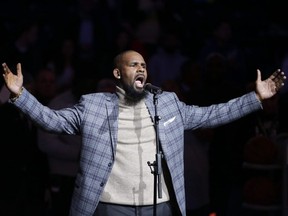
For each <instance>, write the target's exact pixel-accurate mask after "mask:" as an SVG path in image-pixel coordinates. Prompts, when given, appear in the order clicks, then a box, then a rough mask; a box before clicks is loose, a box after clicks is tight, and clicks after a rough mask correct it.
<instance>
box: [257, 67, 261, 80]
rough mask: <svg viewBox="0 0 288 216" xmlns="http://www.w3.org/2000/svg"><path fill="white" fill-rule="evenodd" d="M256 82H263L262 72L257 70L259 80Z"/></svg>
mask: <svg viewBox="0 0 288 216" xmlns="http://www.w3.org/2000/svg"><path fill="white" fill-rule="evenodd" d="M256 82H261V71H260V70H259V69H257V80H256Z"/></svg>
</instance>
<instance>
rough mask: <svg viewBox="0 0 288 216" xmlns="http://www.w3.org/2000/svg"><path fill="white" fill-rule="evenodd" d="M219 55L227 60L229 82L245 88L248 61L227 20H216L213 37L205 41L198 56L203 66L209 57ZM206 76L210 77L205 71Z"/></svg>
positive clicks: (227, 78) (226, 75) (226, 74)
mask: <svg viewBox="0 0 288 216" xmlns="http://www.w3.org/2000/svg"><path fill="white" fill-rule="evenodd" d="M212 53H219V54H220V55H222V56H223V58H225V61H226V67H227V68H226V73H225V77H226V78H225V79H226V80H227V82H230V83H233V85H235V87H238V88H244V87H245V86H246V82H247V68H246V60H245V57H244V54H243V51H242V49H241V47H240V45H239V43H238V41H237V40H236V39H235V37H234V35H233V29H232V24H231V22H229V21H228V20H226V19H220V20H216V22H215V23H214V25H213V26H212V30H211V35H210V36H208V39H207V40H206V41H205V43H204V45H203V46H202V48H200V53H199V55H198V57H199V61H200V63H201V65H202V66H204V65H205V64H206V63H205V62H206V60H207V58H208V56H210V55H211V54H212ZM203 72H204V73H205V76H210V74H207V72H205V71H203Z"/></svg>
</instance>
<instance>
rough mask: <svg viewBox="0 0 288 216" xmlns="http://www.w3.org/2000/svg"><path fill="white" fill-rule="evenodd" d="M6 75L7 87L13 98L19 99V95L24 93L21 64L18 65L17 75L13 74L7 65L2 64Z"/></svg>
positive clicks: (4, 75)
mask: <svg viewBox="0 0 288 216" xmlns="http://www.w3.org/2000/svg"><path fill="white" fill-rule="evenodd" d="M2 67H3V70H4V73H3V77H4V81H5V85H6V86H7V88H8V90H9V91H10V93H11V97H12V98H13V97H19V95H20V94H21V92H22V86H23V75H22V69H21V64H20V63H18V64H17V73H16V74H13V73H12V71H11V70H10V69H9V67H8V65H7V64H6V63H3V64H2Z"/></svg>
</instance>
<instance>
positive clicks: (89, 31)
mask: <svg viewBox="0 0 288 216" xmlns="http://www.w3.org/2000/svg"><path fill="white" fill-rule="evenodd" d="M0 4H1V11H0V27H1V34H0V47H1V49H0V60H1V62H6V63H7V64H8V65H9V67H11V68H12V70H13V71H15V66H16V63H18V62H20V63H21V64H22V69H23V73H24V81H25V83H24V85H25V87H26V88H27V89H29V91H31V92H32V93H33V94H34V95H35V97H37V98H38V99H39V101H40V102H42V103H43V104H45V105H47V106H50V107H52V108H55V109H58V108H61V107H65V106H71V105H73V104H75V103H76V102H77V100H78V99H79V97H80V95H82V94H85V93H92V92H100V91H108V92H114V81H113V79H112V67H113V64H112V61H113V57H114V56H115V55H116V54H117V53H119V52H121V51H123V50H127V49H133V50H136V51H138V52H140V53H141V54H142V55H143V56H144V57H145V60H146V63H147V69H148V79H149V82H151V83H153V84H154V85H157V86H160V87H161V88H163V89H164V90H167V91H174V92H176V93H177V95H178V97H179V98H180V99H181V100H182V101H184V102H186V103H187V104H195V105H202V106H205V105H209V104H212V103H220V102H225V101H227V100H228V99H231V98H234V97H237V96H240V95H242V94H243V93H245V92H247V91H249V90H251V89H253V83H251V82H253V81H254V80H255V78H256V69H260V70H261V71H262V77H263V78H266V74H270V73H271V72H273V71H274V70H276V69H278V68H281V69H282V70H283V71H285V72H287V73H288V43H287V41H288V40H287V38H288V27H287V24H285V21H286V20H287V17H285V16H287V15H286V14H285V12H284V11H283V10H284V7H283V5H282V4H280V3H278V4H276V3H275V2H273V1H269V0H266V1H257V0H250V1H248V0H242V1H238V0H234V1H225V0H222V1H217V0H178V1H170V0H138V1H136V0H69V1H68V0H63V1H56V0H50V1H47V0H43V1H36V0H10V1H7V2H6V1H5V2H1V3H0ZM287 86H288V85H287ZM287 93H288V92H287V88H286V87H284V89H283V90H282V91H281V92H280V94H279V95H277V96H276V97H275V98H273V100H270V101H268V102H267V104H265V105H264V108H265V109H264V111H263V113H260V114H259V113H257V114H255V115H251V116H248V117H247V118H245V119H242V120H239V121H236V122H234V123H231V124H229V125H226V126H223V127H219V128H217V129H214V130H205V131H195V132H192V133H189V132H187V135H186V136H187V138H186V140H185V145H186V146H187V147H186V148H187V152H186V153H187V156H185V160H187V161H186V168H185V169H186V171H185V173H186V174H185V180H186V188H187V209H188V212H187V216H206V215H207V214H208V213H210V212H216V213H217V216H231V215H233V216H238V215H239V216H240V215H241V203H242V191H241V190H242V188H243V175H242V174H243V173H242V172H243V171H242V164H243V152H244V146H245V144H246V143H247V141H248V140H249V139H250V138H251V137H253V136H255V135H256V134H263V135H265V136H268V137H269V138H271V137H272V135H275V133H276V134H278V133H279V134H280V133H288V124H287V118H288V117H287V116H286V115H287V114H286V113H285V110H286V108H287V99H286V98H287V97H286V95H287ZM8 98H9V95H8V93H7V90H6V89H5V86H4V85H3V80H0V119H1V124H0V131H1V135H2V141H1V143H2V144H1V157H0V160H1V161H0V166H1V173H2V175H1V176H2V177H1V180H0V182H1V185H2V191H1V193H0V215H5V216H28V215H29V216H42V215H44V216H58V215H59V216H60V215H61V216H65V215H68V208H69V205H70V197H71V193H72V191H73V184H74V178H75V175H76V173H77V168H78V167H77V165H78V163H77V160H78V155H79V152H80V149H81V141H80V139H79V137H76V136H75V137H72V138H71V137H70V138H67V137H65V136H61V135H57V136H56V135H52V134H48V133H45V132H43V131H40V130H38V129H36V127H35V126H34V125H32V124H31V122H30V121H29V120H28V119H26V117H25V116H23V115H22V114H21V113H19V112H18V111H17V110H16V109H15V108H14V107H12V106H11V105H9V103H7V99H8ZM267 122H269V124H268V125H269V128H268V129H267V130H269V131H267V130H266V129H265V127H264V129H263V126H266V125H267V124H266V123H267ZM264 123H265V124H264ZM259 124H260V125H259ZM15 126H16V127H15ZM11 128H13V133H11V131H12V130H11ZM259 128H260V129H259ZM256 129H257V130H256ZM270 130H273V134H272V132H271V131H270ZM270 133H271V134H270ZM191 155H192V156H193V157H192V156H191ZM232 212H233V213H232Z"/></svg>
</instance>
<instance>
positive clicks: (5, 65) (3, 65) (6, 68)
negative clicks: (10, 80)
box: [2, 62, 9, 74]
mask: <svg viewBox="0 0 288 216" xmlns="http://www.w3.org/2000/svg"><path fill="white" fill-rule="evenodd" d="M2 67H3V70H4V73H5V74H6V73H8V71H9V68H8V66H7V64H6V63H5V62H4V63H3V64H2Z"/></svg>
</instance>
